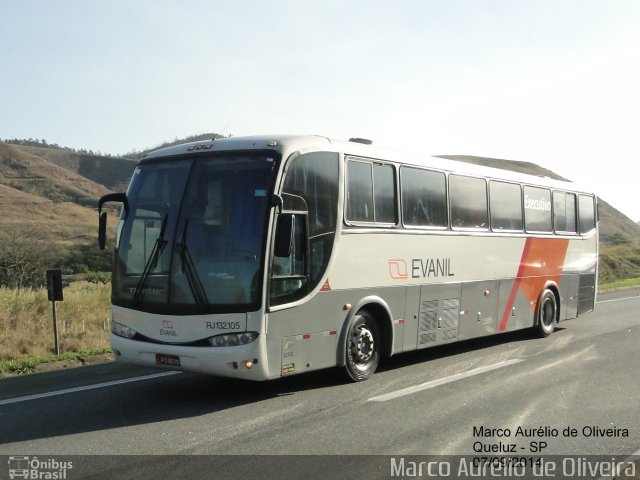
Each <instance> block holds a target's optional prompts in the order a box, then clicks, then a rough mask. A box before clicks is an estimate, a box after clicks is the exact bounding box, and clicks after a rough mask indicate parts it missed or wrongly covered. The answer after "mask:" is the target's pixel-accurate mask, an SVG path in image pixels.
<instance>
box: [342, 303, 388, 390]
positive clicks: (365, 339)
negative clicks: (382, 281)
mask: <svg viewBox="0 0 640 480" xmlns="http://www.w3.org/2000/svg"><path fill="white" fill-rule="evenodd" d="M380 341H381V338H380V329H379V328H378V325H377V323H376V321H375V319H374V318H373V317H372V316H371V314H370V313H369V312H367V311H364V310H362V311H359V312H358V313H356V314H355V315H354V316H353V318H352V319H351V322H350V323H349V328H348V330H347V337H346V348H345V372H346V374H347V377H348V378H349V380H351V381H354V382H360V381H362V380H366V379H367V378H369V377H370V376H371V375H373V373H374V372H375V371H376V368H377V367H378V362H379V361H380Z"/></svg>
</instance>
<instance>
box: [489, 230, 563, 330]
mask: <svg viewBox="0 0 640 480" xmlns="http://www.w3.org/2000/svg"><path fill="white" fill-rule="evenodd" d="M568 247H569V240H568V239H563V238H527V241H526V242H525V244H524V249H523V251H522V259H521V260H520V266H519V267H518V273H517V275H516V279H515V281H514V282H513V287H512V288H511V293H510V294H509V299H508V300H507V305H506V307H505V309H504V312H503V313H502V319H501V321H500V326H499V327H498V331H499V332H504V331H505V330H506V328H507V323H508V322H509V317H510V316H511V309H512V308H513V304H514V302H515V300H516V295H517V294H518V291H522V293H523V294H524V296H525V297H526V298H527V300H529V306H530V307H531V311H532V312H533V311H535V306H536V303H537V301H538V296H539V295H540V292H541V291H542V289H543V288H544V285H545V284H546V283H547V282H548V281H554V282H556V283H560V275H561V274H562V269H563V266H564V259H565V257H566V256H567V248H568Z"/></svg>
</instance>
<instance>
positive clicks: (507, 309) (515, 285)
mask: <svg viewBox="0 0 640 480" xmlns="http://www.w3.org/2000/svg"><path fill="white" fill-rule="evenodd" d="M531 240H533V239H532V238H527V240H526V241H525V242H524V249H523V250H522V257H521V258H520V266H519V267H518V273H517V274H516V279H515V281H514V282H513V287H511V293H510V294H509V300H507V306H506V307H505V309H504V312H503V314H502V320H501V321H500V327H498V331H499V332H504V331H505V329H506V328H507V322H508V321H509V315H511V308H513V302H515V300H516V294H517V293H518V288H519V287H520V280H521V277H522V272H523V271H524V263H525V260H526V259H527V255H528V253H529V248H530V247H531Z"/></svg>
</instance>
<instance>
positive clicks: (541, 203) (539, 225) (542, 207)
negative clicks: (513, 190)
mask: <svg viewBox="0 0 640 480" xmlns="http://www.w3.org/2000/svg"><path fill="white" fill-rule="evenodd" d="M524 224H525V227H526V229H527V232H540V233H551V231H552V230H553V228H552V222H551V191H549V190H547V189H546V188H537V187H524Z"/></svg>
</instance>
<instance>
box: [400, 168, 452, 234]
mask: <svg viewBox="0 0 640 480" xmlns="http://www.w3.org/2000/svg"><path fill="white" fill-rule="evenodd" d="M403 169H412V170H421V171H425V172H433V173H440V174H442V176H443V177H444V202H445V213H446V215H447V221H446V224H445V225H412V224H410V223H405V221H404V198H403V194H402V170H403ZM398 172H399V174H398V205H399V209H400V217H399V218H400V225H401V226H402V228H404V229H408V230H429V231H437V232H441V231H446V230H449V228H450V226H451V211H450V210H451V209H450V206H449V205H450V202H449V182H448V180H447V172H445V171H443V170H437V169H434V168H424V167H420V166H415V165H411V164H405V163H403V164H401V165H400V167H399V168H398Z"/></svg>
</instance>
